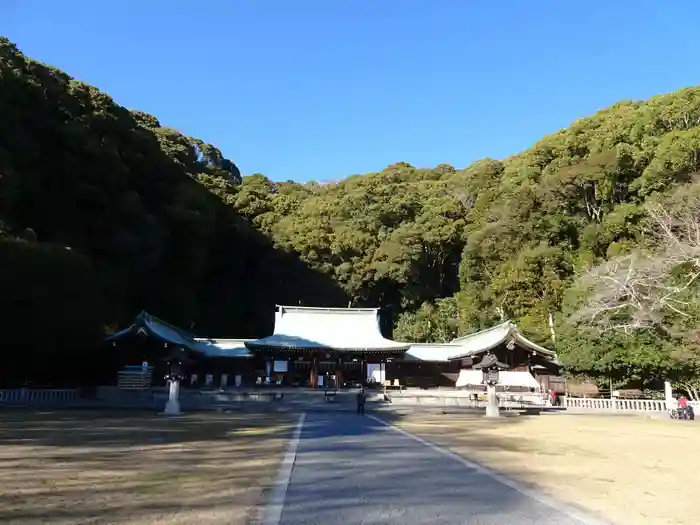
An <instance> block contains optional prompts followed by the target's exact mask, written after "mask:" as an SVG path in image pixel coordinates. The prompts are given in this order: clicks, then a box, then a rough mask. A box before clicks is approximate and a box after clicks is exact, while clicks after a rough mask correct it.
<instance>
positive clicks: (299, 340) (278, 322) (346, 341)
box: [245, 305, 410, 352]
mask: <svg viewBox="0 0 700 525" xmlns="http://www.w3.org/2000/svg"><path fill="white" fill-rule="evenodd" d="M245 346H247V347H248V348H250V349H264V348H274V349H283V350H284V349H286V350H294V349H298V350H341V351H358V352H361V351H393V352H403V351H405V350H407V349H408V348H409V346H410V343H398V342H396V341H391V340H390V339H386V338H385V337H384V336H383V335H382V333H381V330H380V328H379V309H378V308H322V307H306V306H281V305H278V306H277V310H276V312H275V328H274V331H273V334H272V335H271V336H268V337H263V338H262V339H257V340H255V341H248V342H246V343H245Z"/></svg>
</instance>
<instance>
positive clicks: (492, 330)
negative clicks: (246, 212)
mask: <svg viewBox="0 0 700 525" xmlns="http://www.w3.org/2000/svg"><path fill="white" fill-rule="evenodd" d="M509 325H510V328H515V329H517V326H516V325H515V323H513V322H512V321H504V322H502V323H499V324H497V325H495V326H492V327H491V328H484V329H483V330H479V331H478V332H473V333H471V334H467V335H462V336H460V337H455V338H454V339H453V340H452V341H450V343H455V344H457V343H458V342H462V341H467V340H469V339H471V338H473V337H476V336H479V335H483V334H486V333H489V332H495V331H496V330H499V329H502V328H504V327H506V326H509Z"/></svg>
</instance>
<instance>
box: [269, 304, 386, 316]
mask: <svg viewBox="0 0 700 525" xmlns="http://www.w3.org/2000/svg"><path fill="white" fill-rule="evenodd" d="M275 308H277V309H278V310H279V311H283V312H284V311H287V312H294V311H300V312H308V313H312V312H318V313H333V314H349V313H353V314H354V313H364V314H367V313H377V312H379V308H350V307H344V306H291V305H283V304H277V305H275Z"/></svg>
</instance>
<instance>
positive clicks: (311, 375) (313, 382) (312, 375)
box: [309, 357, 318, 388]
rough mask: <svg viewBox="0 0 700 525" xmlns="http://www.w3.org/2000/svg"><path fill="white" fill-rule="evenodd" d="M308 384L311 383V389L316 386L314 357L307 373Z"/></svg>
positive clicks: (316, 375) (316, 374)
mask: <svg viewBox="0 0 700 525" xmlns="http://www.w3.org/2000/svg"><path fill="white" fill-rule="evenodd" d="M309 383H311V388H316V385H318V369H317V365H316V358H315V357H314V358H313V360H312V361H311V370H310V371H309Z"/></svg>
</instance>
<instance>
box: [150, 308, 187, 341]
mask: <svg viewBox="0 0 700 525" xmlns="http://www.w3.org/2000/svg"><path fill="white" fill-rule="evenodd" d="M139 318H144V319H145V320H147V321H150V322H153V323H157V324H160V325H163V326H166V327H168V328H170V329H171V330H173V331H174V332H177V333H178V334H179V335H181V336H183V337H185V338H187V339H191V340H193V341H196V338H195V336H194V334H193V333H192V332H189V331H187V330H185V329H184V328H180V327H179V326H175V325H174V324H170V323H169V322H168V321H164V320H163V319H161V318H160V317H156V316H155V315H153V314H149V313H148V312H147V311H146V310H141V312H140V313H139V314H138V315H137V316H136V319H139Z"/></svg>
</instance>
